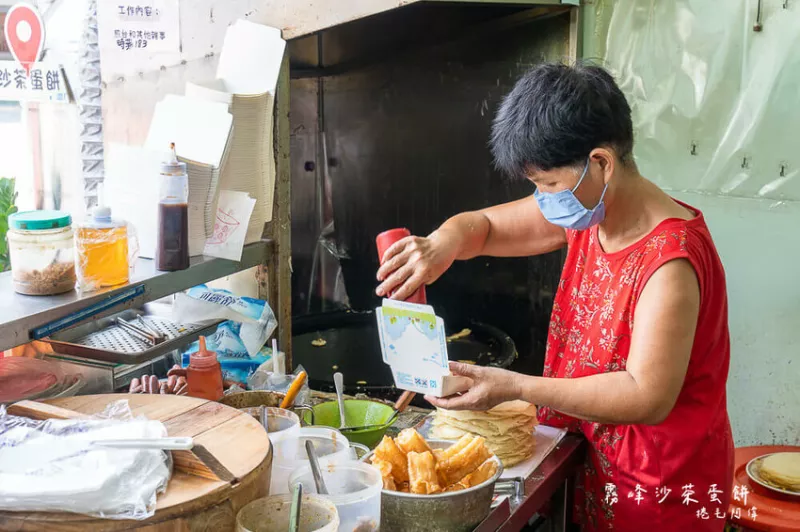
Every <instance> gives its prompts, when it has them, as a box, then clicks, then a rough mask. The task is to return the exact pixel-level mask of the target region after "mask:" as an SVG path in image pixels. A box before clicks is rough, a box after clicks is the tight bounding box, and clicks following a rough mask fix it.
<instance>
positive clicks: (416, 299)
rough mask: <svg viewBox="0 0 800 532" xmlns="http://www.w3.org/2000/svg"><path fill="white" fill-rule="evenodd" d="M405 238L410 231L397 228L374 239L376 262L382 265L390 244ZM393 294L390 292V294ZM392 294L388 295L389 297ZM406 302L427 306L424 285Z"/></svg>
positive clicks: (409, 234)
mask: <svg viewBox="0 0 800 532" xmlns="http://www.w3.org/2000/svg"><path fill="white" fill-rule="evenodd" d="M407 236H411V231H409V230H408V229H405V228H398V229H389V230H388V231H384V232H383V233H381V234H379V235H378V236H377V237H375V244H377V246H378V260H379V261H380V262H381V264H383V254H384V253H386V250H387V249H389V248H390V247H392V244H394V243H395V242H397V241H398V240H402V239H403V238H405V237H407ZM393 293H394V292H392V294H393ZM392 294H389V295H390V296H391V295H392ZM406 301H408V302H409V303H419V304H421V305H425V304H427V302H428V298H427V296H426V295H425V285H422V286H420V287H419V288H418V289H417V291H416V292H414V293H413V294H411V295H410V296H409V297H407V298H406Z"/></svg>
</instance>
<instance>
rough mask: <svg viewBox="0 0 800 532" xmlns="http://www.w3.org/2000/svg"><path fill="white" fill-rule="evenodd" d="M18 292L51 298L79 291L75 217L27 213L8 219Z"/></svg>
mask: <svg viewBox="0 0 800 532" xmlns="http://www.w3.org/2000/svg"><path fill="white" fill-rule="evenodd" d="M7 235H8V251H9V255H10V257H11V277H12V279H13V285H14V290H15V291H16V292H18V293H20V294H26V295H35V296H48V295H55V294H62V293H64V292H68V291H70V290H73V289H74V288H75V252H74V244H73V240H72V217H71V216H70V215H69V214H67V213H65V212H61V211H25V212H18V213H15V214H12V215H11V216H9V217H8V233H7Z"/></svg>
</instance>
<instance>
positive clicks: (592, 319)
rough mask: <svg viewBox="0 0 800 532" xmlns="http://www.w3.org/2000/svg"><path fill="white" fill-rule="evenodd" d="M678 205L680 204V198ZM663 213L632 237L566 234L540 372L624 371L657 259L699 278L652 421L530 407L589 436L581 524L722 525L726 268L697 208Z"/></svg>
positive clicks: (728, 443) (727, 476)
mask: <svg viewBox="0 0 800 532" xmlns="http://www.w3.org/2000/svg"><path fill="white" fill-rule="evenodd" d="M679 203H680V202H679ZM681 205H683V206H684V207H686V208H687V209H689V210H691V211H694V212H696V213H697V216H696V217H695V218H693V219H691V220H681V219H667V220H664V221H663V222H661V223H660V224H659V225H658V226H657V227H656V228H655V229H653V230H652V231H651V232H650V233H649V234H648V235H647V236H645V237H644V238H642V239H641V240H640V241H638V242H637V243H635V244H633V245H631V246H629V247H627V248H625V249H623V250H621V251H618V252H614V253H605V252H604V251H603V250H602V248H601V246H600V244H599V242H598V239H597V227H596V226H595V227H593V228H591V229H588V230H586V231H567V240H568V245H569V248H568V252H567V258H566V262H565V264H564V270H563V272H562V276H561V281H560V283H559V287H558V291H557V293H556V297H555V301H554V304H553V314H552V318H551V321H550V331H549V336H548V342H547V352H546V354H545V365H544V376H545V377H557V378H564V379H570V378H577V377H583V376H587V375H594V374H597V373H606V372H611V371H623V370H624V369H625V364H626V362H627V360H628V352H629V350H630V341H631V332H632V330H633V327H634V314H635V311H636V302H637V300H638V298H639V295H640V294H641V292H642V289H643V288H644V286H645V284H646V283H647V281H648V279H649V278H650V276H651V275H652V274H653V273H654V272H655V271H656V270H657V269H658V268H659V267H660V266H662V265H663V264H665V263H666V262H669V261H671V260H674V259H686V260H688V261H689V262H690V263H691V265H692V266H693V267H694V270H695V272H696V274H697V279H698V281H699V286H700V314H699V318H698V323H697V331H696V333H695V339H694V346H693V348H692V353H691V359H690V361H689V367H688V370H687V373H686V379H685V381H684V384H683V388H682V390H681V392H680V395H679V397H678V400H677V403H676V404H675V407H674V408H673V409H672V412H671V413H670V414H669V416H668V417H667V419H666V420H664V421H663V422H662V423H660V424H659V425H605V424H601V423H593V422H589V421H582V420H578V419H574V418H571V417H569V416H566V415H563V414H561V413H559V412H556V411H554V410H552V409H550V408H547V407H542V408H540V410H539V421H540V422H541V423H542V424H545V425H551V426H557V427H566V428H568V429H569V430H571V431H574V432H581V433H583V434H584V436H585V437H586V438H587V440H588V441H589V445H590V448H589V452H588V455H587V459H586V463H585V467H584V470H583V471H582V477H583V479H582V481H581V482H579V483H578V488H577V490H576V496H575V502H576V516H577V517H578V519H579V520H580V522H581V524H582V525H583V530H590V531H593V530H618V531H641V530H658V531H672V530H674V531H688V530H692V531H712V530H713V531H721V530H723V528H724V525H725V518H726V511H727V508H728V501H729V499H730V495H731V493H730V490H731V486H732V482H733V438H732V436H731V429H730V422H729V421H728V412H727V405H726V396H725V382H726V380H727V376H728V365H729V360H730V340H729V335H728V310H727V295H726V289H725V272H724V271H723V268H722V263H721V262H720V259H719V256H718V254H717V251H716V248H715V247H714V243H713V241H712V239H711V234H710V233H709V231H708V227H707V226H706V223H705V221H704V219H703V215H702V213H700V212H699V211H697V209H694V208H692V207H689V206H688V205H684V204H681Z"/></svg>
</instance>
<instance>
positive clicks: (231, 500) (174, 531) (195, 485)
mask: <svg viewBox="0 0 800 532" xmlns="http://www.w3.org/2000/svg"><path fill="white" fill-rule="evenodd" d="M120 399H127V400H128V401H129V404H130V407H131V410H132V411H133V414H134V415H137V416H142V415H143V416H145V417H147V418H148V419H157V420H159V421H161V422H163V423H164V425H165V426H166V427H167V432H168V434H169V436H191V437H193V438H194V441H195V444H198V445H203V446H204V447H205V448H206V449H207V450H208V451H209V452H210V453H211V454H212V455H214V457H216V458H217V460H219V461H220V462H221V463H222V465H224V466H225V467H226V468H228V470H230V472H231V473H233V475H234V476H235V477H236V480H234V481H233V482H223V481H221V480H208V479H205V478H201V477H198V476H194V475H190V474H187V473H183V472H180V471H175V473H174V474H173V476H172V478H171V479H170V482H169V485H168V486H167V491H166V493H163V494H162V495H160V496H159V498H158V505H157V507H156V514H155V515H154V516H153V517H151V518H150V519H147V520H145V521H131V520H122V521H119V520H107V519H98V518H93V517H88V516H84V515H78V514H70V513H58V512H0V530H14V531H33V530H47V531H53V532H77V531H80V532H86V531H88V530H91V531H95V530H97V531H118V530H139V531H142V532H179V531H180V532H192V531H200V530H203V531H209V530H214V531H218V530H219V531H229V530H234V529H235V520H236V513H237V512H238V511H239V509H240V508H241V507H242V506H244V505H245V504H247V503H248V502H250V501H252V500H255V499H257V498H259V497H264V496H266V495H267V494H268V491H269V479H270V474H271V469H272V449H271V447H270V443H269V438H268V437H267V433H266V432H265V431H264V429H263V428H262V427H261V425H260V424H259V423H258V422H257V421H256V420H255V419H253V417H251V416H249V415H247V414H245V413H243V412H240V411H238V410H236V409H234V408H231V407H228V406H225V405H222V404H220V403H216V402H214V401H206V400H204V399H195V398H191V397H179V396H173V395H139V394H133V395H122V394H113V395H87V396H79V397H67V398H62V399H52V400H49V401H46V403H48V404H51V405H55V406H58V407H60V408H65V409H68V410H73V411H76V412H80V413H83V414H96V413H99V412H102V411H103V410H104V409H105V408H106V405H107V404H108V403H110V402H113V401H118V400H120Z"/></svg>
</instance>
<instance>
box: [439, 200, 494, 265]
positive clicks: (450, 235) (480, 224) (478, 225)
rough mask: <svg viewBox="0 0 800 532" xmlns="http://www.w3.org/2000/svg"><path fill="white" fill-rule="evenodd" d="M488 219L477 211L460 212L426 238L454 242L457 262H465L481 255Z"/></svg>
mask: <svg viewBox="0 0 800 532" xmlns="http://www.w3.org/2000/svg"><path fill="white" fill-rule="evenodd" d="M489 232H490V224H489V219H488V218H486V216H485V215H484V214H483V213H481V212H478V211H473V212H462V213H461V214H456V215H455V216H453V217H452V218H450V219H448V220H447V221H446V222H445V223H443V224H442V225H441V226H440V227H439V228H438V229H437V230H436V231H434V232H433V233H431V234H430V235H429V236H428V238H430V239H432V240H439V239H441V240H443V241H449V242H454V243H455V245H456V246H457V247H456V249H457V250H458V253H457V255H456V259H457V260H467V259H471V258H473V257H477V256H479V255H481V254H482V253H483V248H484V246H485V245H486V239H487V237H488V236H489Z"/></svg>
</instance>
